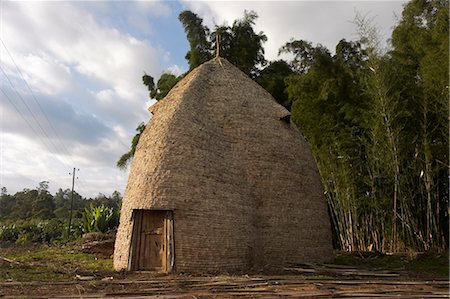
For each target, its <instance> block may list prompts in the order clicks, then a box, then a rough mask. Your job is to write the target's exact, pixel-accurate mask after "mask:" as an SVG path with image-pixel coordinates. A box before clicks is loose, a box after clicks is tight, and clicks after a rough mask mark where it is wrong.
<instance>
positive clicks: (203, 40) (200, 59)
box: [178, 10, 213, 70]
mask: <svg viewBox="0 0 450 299" xmlns="http://www.w3.org/2000/svg"><path fill="white" fill-rule="evenodd" d="M178 19H179V20H180V22H181V24H182V25H183V27H184V31H185V32H186V37H187V40H188V41H189V46H190V50H189V51H188V52H187V53H186V57H185V58H186V60H188V62H189V70H192V69H194V68H196V67H197V66H199V65H200V64H202V63H204V62H206V61H208V60H210V59H211V58H212V57H213V52H212V51H211V42H210V40H209V37H210V31H209V29H208V27H206V26H204V25H203V20H202V19H201V18H200V17H199V16H197V15H196V14H195V13H193V12H191V11H189V10H185V11H182V12H181V13H180V15H179V16H178Z"/></svg>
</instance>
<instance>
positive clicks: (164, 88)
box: [142, 73, 182, 101]
mask: <svg viewBox="0 0 450 299" xmlns="http://www.w3.org/2000/svg"><path fill="white" fill-rule="evenodd" d="M181 78H182V76H180V77H177V76H175V75H173V74H169V73H164V74H162V75H161V77H160V78H159V80H158V83H157V86H155V83H154V81H153V77H152V76H150V75H147V74H144V76H142V82H143V83H144V85H145V86H147V88H148V90H149V92H150V93H149V96H150V98H153V99H155V100H157V101H159V100H161V99H162V98H164V97H165V96H166V95H167V94H168V93H169V91H170V90H171V89H172V87H174V86H175V84H177V82H178V81H180V79H181Z"/></svg>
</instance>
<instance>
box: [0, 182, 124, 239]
mask: <svg viewBox="0 0 450 299" xmlns="http://www.w3.org/2000/svg"><path fill="white" fill-rule="evenodd" d="M43 187H44V188H43ZM47 190H48V182H41V184H40V186H39V187H37V188H36V189H33V190H29V189H27V190H24V191H21V192H17V193H16V194H14V195H9V194H7V191H6V190H2V194H1V197H0V203H1V204H2V206H0V207H1V208H0V211H1V214H0V216H1V217H0V242H10V243H54V242H58V241H63V240H66V238H67V226H68V224H67V223H68V216H69V210H70V198H71V190H69V189H66V190H62V189H59V190H58V192H57V193H56V194H55V195H54V196H52V195H51V194H50V193H49V192H48V191H47ZM43 198H45V201H44V202H45V203H46V204H45V205H42V202H43V201H42V199H43ZM121 201H122V196H121V194H120V193H119V192H117V191H115V192H113V193H112V194H111V196H105V195H103V194H99V195H98V196H97V197H96V198H94V199H91V198H89V199H86V198H83V197H82V196H80V195H79V194H78V193H76V192H75V193H74V201H73V210H74V213H73V217H74V219H73V222H72V223H73V226H72V232H71V236H72V237H75V238H77V237H80V236H81V235H82V234H83V233H84V230H83V226H82V225H81V218H82V214H83V212H84V213H85V209H86V208H88V207H89V209H91V210H95V209H97V207H99V209H100V210H101V212H100V216H101V217H100V218H99V219H98V220H97V222H98V224H96V223H94V227H95V229H97V227H98V228H101V230H102V231H103V230H104V227H105V226H107V229H106V230H112V229H114V228H115V227H117V225H118V221H119V213H120V206H121ZM3 205H4V206H5V207H6V209H3ZM24 206H25V207H26V208H23V207H24ZM39 206H40V208H39V209H37V208H36V207H39ZM35 210H38V211H40V212H39V213H35V212H33V211H35ZM43 210H44V211H45V213H43V212H42V211H43ZM86 210H87V209H86ZM102 217H103V218H102Z"/></svg>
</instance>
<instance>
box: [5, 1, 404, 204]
mask: <svg viewBox="0 0 450 299" xmlns="http://www.w3.org/2000/svg"><path fill="white" fill-rule="evenodd" d="M404 4H405V2H404V1H337V0H335V1H312V0H311V1H184V0H183V1H4V0H0V130H1V132H0V186H2V187H6V188H7V190H8V193H9V194H14V193H15V192H17V191H21V190H22V189H24V188H35V187H37V186H38V184H39V182H41V181H49V186H50V192H51V193H53V194H54V193H55V192H56V191H57V190H58V189H59V188H62V189H67V188H71V184H72V176H71V173H73V168H76V177H77V179H76V181H75V190H76V191H77V192H78V193H80V194H81V195H83V196H85V197H95V196H97V195H98V194H99V193H102V194H106V195H110V194H111V193H112V192H113V191H116V190H117V191H119V192H120V193H122V194H123V192H124V190H125V186H126V183H127V179H128V173H129V169H128V170H126V171H122V170H119V169H118V168H117V167H116V166H115V165H116V161H117V160H118V158H119V157H120V156H121V155H122V154H123V153H125V152H127V151H128V150H129V147H130V142H131V139H132V137H133V136H134V134H135V129H136V127H137V126H138V125H139V123H140V122H145V123H147V122H148V121H149V120H150V118H151V114H150V113H149V112H148V110H147V109H148V107H149V106H151V105H152V104H154V102H155V101H154V100H152V99H150V98H149V96H148V91H147V90H146V87H145V86H144V85H143V84H142V80H141V78H142V75H143V74H144V72H145V73H147V74H150V75H151V76H153V77H154V78H155V79H156V80H155V82H156V81H157V79H158V78H159V76H160V75H161V74H162V73H164V72H170V73H173V74H176V75H179V74H182V73H184V72H185V71H187V69H188V65H187V61H186V60H185V59H184V57H185V54H186V52H187V51H188V48H189V45H188V42H187V40H186V37H185V33H184V30H183V27H182V26H181V24H180V22H179V21H178V15H179V13H180V12H181V11H183V10H186V9H188V10H191V11H192V12H194V13H196V14H197V15H199V16H200V17H201V18H202V19H203V20H204V24H205V25H206V26H208V27H209V28H214V26H215V25H223V24H229V25H231V24H232V23H233V21H234V20H236V19H239V18H241V17H242V16H243V13H244V10H248V11H249V10H253V11H255V12H256V13H257V14H258V16H259V17H258V19H257V20H256V24H255V31H256V32H260V31H263V32H264V33H265V34H266V35H267V38H268V41H267V42H266V43H265V44H264V49H265V54H266V59H268V60H276V59H279V58H280V57H278V56H277V54H278V50H279V48H280V47H282V46H283V45H284V44H285V43H286V42H288V41H290V40H291V39H303V40H307V41H310V42H312V43H313V44H319V43H320V44H322V45H324V46H326V47H327V48H328V49H330V50H331V51H333V50H334V47H335V46H336V44H337V43H338V42H339V40H341V39H342V38H345V39H347V40H356V39H357V34H356V26H355V25H354V24H353V20H354V17H355V14H356V13H357V12H359V13H361V14H362V15H367V16H368V17H369V18H373V19H374V25H376V26H378V27H379V30H380V34H381V37H382V39H383V40H384V41H385V45H388V42H386V41H387V40H388V39H389V37H390V34H391V31H392V28H393V26H395V24H396V23H397V22H398V19H399V18H400V16H401V12H402V8H403V5H404ZM78 169H79V170H78Z"/></svg>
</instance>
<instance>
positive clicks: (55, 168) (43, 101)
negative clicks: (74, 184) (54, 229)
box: [0, 1, 171, 196]
mask: <svg viewBox="0 0 450 299" xmlns="http://www.w3.org/2000/svg"><path fill="white" fill-rule="evenodd" d="M125 4H126V5H125ZM128 4H130V5H128ZM117 5H119V4H117ZM0 6H1V20H0V21H1V31H0V34H1V39H2V41H4V43H5V44H6V46H7V48H8V50H9V52H11V54H12V55H13V57H14V60H15V62H16V63H17V65H18V66H19V68H20V69H21V71H22V73H23V75H24V77H25V79H26V81H27V82H28V84H29V85H30V86H31V87H32V89H33V93H34V95H35V96H36V99H37V100H38V101H39V102H40V105H41V106H42V107H43V110H44V112H45V113H46V115H43V114H42V112H41V111H40V109H39V107H37V105H36V103H35V102H34V99H33V95H32V94H30V93H29V91H28V90H27V88H25V86H24V82H22V81H21V79H20V76H19V75H18V74H17V70H16V69H15V66H14V64H13V63H12V61H11V59H10V58H9V57H8V54H7V51H6V49H5V48H3V46H2V45H0V51H1V54H2V55H1V57H0V63H1V66H2V68H4V69H5V71H6V72H7V74H8V77H10V78H11V79H12V81H13V82H14V83H17V84H15V85H16V86H15V87H16V88H17V90H18V92H19V93H20V94H21V96H22V97H23V99H24V100H25V101H26V102H27V103H28V105H29V107H30V108H31V110H32V111H33V112H34V114H35V116H36V119H37V120H38V121H39V123H40V124H41V126H42V128H43V130H44V131H45V132H46V134H45V133H43V132H41V130H40V128H39V127H38V125H37V124H36V122H35V121H34V119H33V117H32V116H31V115H30V114H29V112H28V111H27V110H26V109H25V108H24V107H23V105H22V104H21V103H20V101H19V98H18V97H17V95H16V94H15V92H14V91H13V90H12V89H11V86H7V82H6V80H4V76H3V75H2V74H0V75H2V78H1V87H2V89H3V90H5V91H6V92H8V94H9V95H10V97H11V99H12V101H14V102H15V103H18V107H19V109H20V110H21V114H22V115H23V116H24V117H26V119H27V120H28V121H29V122H30V123H31V125H32V126H33V127H34V128H35V131H36V132H33V131H32V130H31V129H30V128H29V127H28V126H27V125H26V123H24V122H23V121H22V119H21V118H20V115H18V114H17V112H16V111H15V110H14V109H13V107H12V106H11V104H10V103H9V102H7V101H2V102H1V103H0V105H1V112H2V120H1V121H0V124H1V131H2V140H1V146H2V152H1V161H2V164H1V173H0V178H1V179H0V180H1V184H2V185H5V186H6V187H7V188H8V189H9V190H10V191H11V192H13V191H17V190H20V189H22V188H24V187H28V188H32V187H35V186H36V185H37V183H38V182H39V181H41V180H50V181H51V187H53V188H58V187H62V188H64V187H65V186H64V180H63V177H64V175H65V174H66V173H67V172H68V171H70V170H71V168H72V167H73V166H76V167H79V168H82V169H83V172H82V173H81V174H80V178H81V177H83V176H84V179H85V183H84V190H85V192H87V194H84V195H89V196H91V195H93V194H94V195H95V194H96V193H98V192H103V193H108V192H112V191H113V190H119V191H123V188H124V185H125V182H126V176H127V174H126V173H124V172H121V171H119V170H117V169H116V168H115V162H116V160H117V159H118V158H119V156H120V155H121V154H122V153H124V152H125V151H126V150H128V143H129V141H130V140H131V137H132V136H133V134H134V129H135V127H136V126H137V124H138V123H139V122H140V121H142V120H146V119H148V118H149V113H148V112H147V111H146V103H147V101H148V100H149V99H148V92H147V90H146V88H145V86H143V85H142V83H141V77H142V75H143V73H144V70H146V71H147V72H149V73H152V74H159V73H161V72H162V70H163V69H164V68H166V67H165V66H164V63H165V62H164V59H162V57H167V51H165V50H164V49H161V48H160V47H157V46H154V45H152V44H151V43H150V41H149V39H148V38H145V39H143V38H139V37H136V36H134V35H133V34H132V33H130V32H125V31H124V30H123V29H124V28H122V27H120V26H118V24H115V23H113V22H109V21H103V20H104V19H99V16H97V15H94V13H95V12H99V13H101V12H103V13H108V14H110V13H113V11H112V10H114V9H116V12H118V13H121V11H120V10H117V9H118V8H120V7H124V8H127V9H129V12H132V11H135V12H137V11H139V15H140V16H141V17H142V18H143V19H142V21H143V23H141V24H140V25H142V26H145V24H148V23H149V21H148V20H144V18H148V17H149V16H161V17H165V16H168V15H170V13H171V11H170V8H169V7H168V6H167V5H166V4H165V3H156V2H154V3H140V2H135V3H122V4H120V5H119V6H117V7H115V6H116V3H112V4H106V3H97V2H95V3H92V4H91V3H86V2H84V3H82V2H5V1H1V3H0ZM91 9H93V10H92V11H91ZM111 15H113V14H111ZM111 15H110V16H111ZM130 16H132V14H129V15H128V17H130ZM122 17H123V18H124V19H126V18H127V14H123V15H122ZM111 21H115V19H114V18H111ZM144 21H146V22H144ZM128 25H130V24H128ZM137 25H138V24H131V25H130V26H131V27H133V26H137ZM47 116H48V118H49V119H50V120H51V122H52V124H53V127H54V128H55V130H56V132H57V135H58V136H57V135H55V134H54V131H53V130H52V128H51V127H50V125H49V124H48V122H47V120H46V117H47ZM36 133H37V134H36ZM46 135H48V136H46ZM43 142H44V143H45V144H47V146H43V145H42V143H43ZM6 145H8V146H6ZM63 147H65V148H66V149H68V151H69V153H67V151H66V150H62V148H63ZM98 178H101V179H98ZM118 178H119V179H118ZM32 182H33V184H32V185H29V184H31V183H32Z"/></svg>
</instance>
